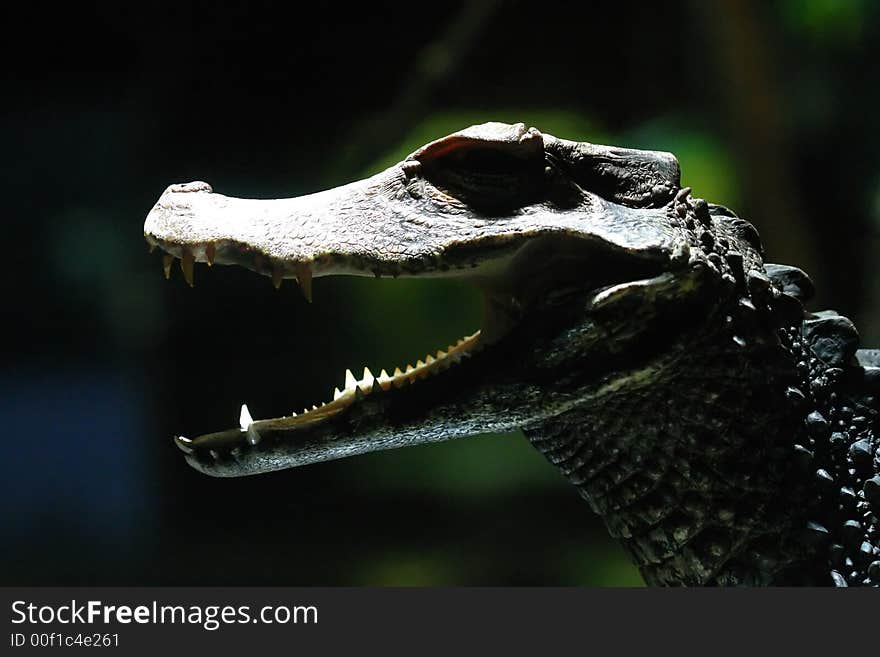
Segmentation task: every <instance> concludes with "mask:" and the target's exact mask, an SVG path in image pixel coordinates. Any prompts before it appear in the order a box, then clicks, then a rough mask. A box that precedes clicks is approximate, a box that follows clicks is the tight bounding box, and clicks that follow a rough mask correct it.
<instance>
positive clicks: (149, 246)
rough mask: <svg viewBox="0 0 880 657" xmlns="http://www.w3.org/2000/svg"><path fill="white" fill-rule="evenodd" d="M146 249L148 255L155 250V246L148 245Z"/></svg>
mask: <svg viewBox="0 0 880 657" xmlns="http://www.w3.org/2000/svg"><path fill="white" fill-rule="evenodd" d="M147 247H148V251H149V253H152V252H153V251H155V250H156V245H155V244H148V245H147Z"/></svg>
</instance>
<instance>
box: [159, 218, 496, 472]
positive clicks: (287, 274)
mask: <svg viewBox="0 0 880 657" xmlns="http://www.w3.org/2000/svg"><path fill="white" fill-rule="evenodd" d="M145 237H146V240H147V242H148V244H149V245H150V251H151V252H152V251H154V250H155V249H156V248H157V247H158V248H160V249H161V250H162V251H163V252H164V253H163V255H162V268H163V272H164V275H165V278H166V280H168V279H171V277H172V273H173V271H174V270H175V269H176V266H175V265H177V264H178V263H179V268H180V272H181V274H182V276H183V279H184V280H185V282H186V283H187V284H188V285H189V286H190V287H194V286H195V274H196V263H204V264H205V265H207V266H208V267H213V266H214V265H215V264H220V265H236V266H239V267H243V268H246V269H250V270H252V271H254V272H256V273H258V274H261V275H263V276H266V277H268V278H271V280H272V284H273V285H274V287H275V288H276V289H278V288H280V287H281V286H282V284H284V282H285V281H289V282H290V283H292V284H294V285H297V286H298V287H299V289H300V291H301V293H302V294H303V296H304V297H305V299H306V300H307V301H308V302H311V301H312V279H313V274H312V268H313V266H315V265H313V264H309V263H285V262H280V261H278V260H273V259H272V258H270V257H268V256H266V255H265V254H262V253H259V252H257V251H254V250H253V249H251V248H250V247H248V246H246V245H243V244H236V243H234V242H229V241H223V242H218V243H207V244H193V245H187V246H180V245H175V244H172V243H168V242H165V241H163V240H161V239H157V238H155V237H153V236H151V235H146V236H145ZM334 262H335V263H336V264H334ZM339 262H340V261H339V260H338V259H333V258H324V259H319V261H318V262H317V263H316V264H317V266H318V267H321V268H322V270H323V271H324V272H326V271H327V270H328V269H329V270H331V271H333V272H334V273H342V272H343V271H345V273H351V266H349V267H343V266H340V264H339ZM473 269H478V267H476V266H475V267H473ZM362 275H364V274H362ZM373 275H375V276H376V277H379V276H380V274H379V273H374V274H373ZM481 334H482V330H480V329H478V330H476V331H475V332H474V333H472V334H470V335H466V336H463V337H461V338H459V339H457V340H455V341H453V342H452V343H451V344H448V345H447V346H446V347H445V348H442V349H437V350H436V351H433V352H429V353H426V354H425V355H424V356H423V357H421V358H419V359H418V360H416V361H415V364H412V363H407V364H406V365H401V366H394V367H388V368H387V369H386V368H383V369H381V370H380V371H379V373H378V374H374V373H373V372H372V371H370V369H369V368H368V367H364V368H363V371H362V373H360V374H359V375H358V376H356V375H355V374H354V373H353V372H352V370H351V369H348V370H346V371H345V373H344V382H343V384H342V386H341V387H337V388H335V389H334V390H333V393H332V398H329V399H325V400H323V401H320V402H316V403H314V404H313V405H312V406H311V408H303V409H302V411H301V412H293V413H291V414H290V415H286V416H282V417H277V418H271V419H263V420H255V419H254V418H253V417H252V416H251V413H250V410H249V409H248V407H247V405H246V404H242V406H241V411H240V416H239V428H238V429H232V430H226V431H219V432H214V433H208V434H204V435H201V436H198V437H195V438H188V437H186V436H182V435H178V436H175V437H174V441H175V443H176V444H177V446H178V447H179V448H180V449H181V450H183V451H184V452H185V453H186V454H190V455H191V454H194V453H196V451H197V450H198V451H206V452H207V453H208V454H210V455H211V456H212V457H213V458H215V459H220V458H221V457H222V455H223V454H224V453H225V452H228V451H229V450H235V449H236V448H237V447H238V448H240V447H242V446H245V445H248V446H251V447H256V446H257V445H259V444H260V443H261V441H262V440H263V435H264V434H267V433H271V434H275V433H276V432H282V431H283V432H286V431H295V430H297V429H300V428H306V427H309V426H311V425H314V424H316V423H319V422H323V421H326V420H328V419H329V418H332V417H334V416H335V415H337V414H339V413H341V412H342V411H344V410H345V409H346V408H348V407H349V406H350V405H351V404H352V403H354V402H355V401H356V400H358V399H362V398H364V397H366V396H369V395H373V394H382V393H388V392H391V391H392V390H398V389H401V388H404V387H407V386H411V385H414V384H416V383H417V382H419V381H422V380H424V379H426V378H428V377H432V376H434V375H437V374H439V373H441V372H444V371H446V370H448V369H450V368H452V367H455V366H456V365H458V364H460V363H461V362H462V361H463V360H464V359H467V358H469V357H470V356H471V355H472V354H473V353H475V352H477V351H479V350H480V348H481V347H482V346H483V344H482V342H481V339H480V338H481ZM389 372H390V373H389ZM328 397H329V396H328Z"/></svg>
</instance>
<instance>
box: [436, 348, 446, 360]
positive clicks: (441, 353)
mask: <svg viewBox="0 0 880 657" xmlns="http://www.w3.org/2000/svg"><path fill="white" fill-rule="evenodd" d="M443 358H446V352H445V351H443V350H442V349H438V350H437V359H438V360H442V359H443Z"/></svg>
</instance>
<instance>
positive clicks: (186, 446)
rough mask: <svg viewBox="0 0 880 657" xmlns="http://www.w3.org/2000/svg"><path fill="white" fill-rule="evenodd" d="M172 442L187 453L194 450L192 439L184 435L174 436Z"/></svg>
mask: <svg viewBox="0 0 880 657" xmlns="http://www.w3.org/2000/svg"><path fill="white" fill-rule="evenodd" d="M174 444H175V445H177V446H178V447H179V448H180V449H181V450H182V451H183V452H185V453H187V454H192V453H193V452H195V450H194V449H193V448H192V441H191V440H190V439H189V438H187V437H186V436H174Z"/></svg>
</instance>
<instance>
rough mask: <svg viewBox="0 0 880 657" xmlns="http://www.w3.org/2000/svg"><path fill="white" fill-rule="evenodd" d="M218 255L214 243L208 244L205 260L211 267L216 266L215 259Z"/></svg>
mask: <svg viewBox="0 0 880 657" xmlns="http://www.w3.org/2000/svg"><path fill="white" fill-rule="evenodd" d="M216 255H217V247H216V246H214V243H213V242H212V243H211V244H208V246H206V247H205V260H207V261H208V266H209V267H213V266H214V257H215V256H216Z"/></svg>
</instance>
